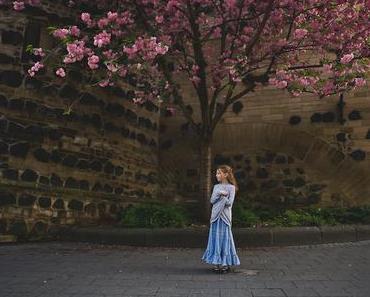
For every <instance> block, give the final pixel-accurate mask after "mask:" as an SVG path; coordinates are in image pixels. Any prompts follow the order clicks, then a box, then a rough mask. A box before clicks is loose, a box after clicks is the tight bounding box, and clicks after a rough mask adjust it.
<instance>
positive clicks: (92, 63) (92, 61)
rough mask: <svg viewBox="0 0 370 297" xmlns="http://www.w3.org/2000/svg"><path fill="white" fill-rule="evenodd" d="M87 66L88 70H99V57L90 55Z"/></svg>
mask: <svg viewBox="0 0 370 297" xmlns="http://www.w3.org/2000/svg"><path fill="white" fill-rule="evenodd" d="M87 60H88V61H87V64H88V65H89V67H90V69H93V70H94V69H98V68H99V60H100V59H99V57H98V56H96V55H92V56H90V57H89V58H88V59H87Z"/></svg>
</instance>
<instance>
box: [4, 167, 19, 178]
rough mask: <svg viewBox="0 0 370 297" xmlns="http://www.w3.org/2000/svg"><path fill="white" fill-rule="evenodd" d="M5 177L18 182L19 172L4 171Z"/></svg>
mask: <svg viewBox="0 0 370 297" xmlns="http://www.w3.org/2000/svg"><path fill="white" fill-rule="evenodd" d="M3 177H4V178H6V179H10V180H18V170H16V169H4V170H3Z"/></svg>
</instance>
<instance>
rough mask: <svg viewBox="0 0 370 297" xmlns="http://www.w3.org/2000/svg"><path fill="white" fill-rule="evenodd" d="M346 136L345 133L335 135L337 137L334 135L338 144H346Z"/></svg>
mask: <svg viewBox="0 0 370 297" xmlns="http://www.w3.org/2000/svg"><path fill="white" fill-rule="evenodd" d="M346 135H347V134H346V133H343V132H341V133H337V135H336V138H337V141H339V142H346V140H347V137H346Z"/></svg>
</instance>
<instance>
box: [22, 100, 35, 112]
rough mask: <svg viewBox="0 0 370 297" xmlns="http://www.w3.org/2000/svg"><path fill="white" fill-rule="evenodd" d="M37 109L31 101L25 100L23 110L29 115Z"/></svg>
mask: <svg viewBox="0 0 370 297" xmlns="http://www.w3.org/2000/svg"><path fill="white" fill-rule="evenodd" d="M37 107H38V104H37V103H35V102H33V101H31V100H26V101H25V103H24V109H25V110H26V111H27V112H29V113H34V112H36V110H37Z"/></svg>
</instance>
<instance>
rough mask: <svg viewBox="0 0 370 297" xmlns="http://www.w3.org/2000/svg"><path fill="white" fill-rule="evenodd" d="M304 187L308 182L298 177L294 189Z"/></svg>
mask: <svg viewBox="0 0 370 297" xmlns="http://www.w3.org/2000/svg"><path fill="white" fill-rule="evenodd" d="M304 185H306V182H305V180H304V179H303V178H302V177H297V178H296V179H295V180H294V187H295V188H300V187H303V186H304Z"/></svg>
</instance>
